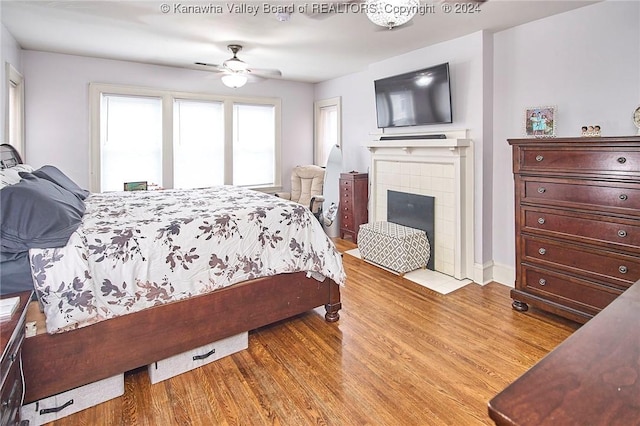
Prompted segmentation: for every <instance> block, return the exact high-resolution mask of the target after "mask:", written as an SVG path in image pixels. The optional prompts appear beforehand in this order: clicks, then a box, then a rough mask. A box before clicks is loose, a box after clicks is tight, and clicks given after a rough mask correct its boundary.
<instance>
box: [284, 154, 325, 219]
mask: <svg viewBox="0 0 640 426" xmlns="http://www.w3.org/2000/svg"><path fill="white" fill-rule="evenodd" d="M323 187H324V168H323V167H320V166H315V165H307V166H296V167H294V168H293V170H292V171H291V192H277V193H276V194H275V195H276V196H278V197H280V198H285V199H287V200H291V201H295V202H296V203H299V204H303V205H305V206H307V207H308V208H309V210H311V212H313V214H314V215H315V216H316V217H317V218H320V217H321V215H322V203H323V202H324V197H323V196H322V190H323Z"/></svg>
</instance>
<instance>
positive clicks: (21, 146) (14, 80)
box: [3, 62, 26, 161]
mask: <svg viewBox="0 0 640 426" xmlns="http://www.w3.org/2000/svg"><path fill="white" fill-rule="evenodd" d="M5 75H6V76H7V80H6V82H5V84H6V89H7V90H6V92H5V93H6V98H5V117H4V124H5V125H4V135H3V137H4V141H5V142H6V143H11V144H12V145H14V146H15V148H16V149H17V150H18V152H19V153H20V156H21V157H22V160H23V161H26V151H25V119H24V114H25V107H24V77H23V76H22V74H20V72H18V70H17V69H15V67H14V66H13V65H11V64H10V63H9V62H5ZM12 84H14V85H15V86H16V88H17V89H18V96H19V105H20V110H19V111H18V114H19V116H18V127H19V128H20V140H19V141H18V143H17V144H15V143H14V142H12V141H10V140H9V136H10V133H9V130H10V127H11V114H9V90H10V86H11V85H12Z"/></svg>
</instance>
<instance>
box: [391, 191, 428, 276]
mask: <svg viewBox="0 0 640 426" xmlns="http://www.w3.org/2000/svg"><path fill="white" fill-rule="evenodd" d="M387 222H392V223H397V224H398V225H403V226H408V227H410V228H415V229H420V230H422V231H425V232H426V233H427V238H428V239H429V244H430V245H431V257H430V258H429V263H427V269H431V270H432V271H434V270H435V257H436V253H435V247H436V245H435V197H430V196H428V195H418V194H410V193H407V192H399V191H391V190H388V191H387Z"/></svg>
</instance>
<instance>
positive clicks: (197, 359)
mask: <svg viewBox="0 0 640 426" xmlns="http://www.w3.org/2000/svg"><path fill="white" fill-rule="evenodd" d="M215 353H216V348H213V349H211V350H210V351H209V352H207V353H206V354H202V355H194V356H193V360H194V361H199V360H201V359H206V358H209V357H210V356H211V355H213V354H215Z"/></svg>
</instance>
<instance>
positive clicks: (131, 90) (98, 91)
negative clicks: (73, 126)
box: [89, 83, 282, 192]
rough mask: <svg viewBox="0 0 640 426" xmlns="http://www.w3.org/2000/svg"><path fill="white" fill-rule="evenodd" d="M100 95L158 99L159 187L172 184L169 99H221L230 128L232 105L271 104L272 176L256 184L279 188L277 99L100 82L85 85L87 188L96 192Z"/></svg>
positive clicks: (228, 142) (229, 168) (228, 136)
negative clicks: (271, 182)
mask: <svg viewBox="0 0 640 426" xmlns="http://www.w3.org/2000/svg"><path fill="white" fill-rule="evenodd" d="M103 94H107V95H125V96H147V97H156V98H162V144H163V153H168V154H170V155H164V156H163V159H162V179H163V182H162V186H164V187H168V188H170V187H173V162H172V159H173V101H174V100H175V99H188V100H203V101H217V102H222V103H223V104H224V108H225V128H226V129H232V127H233V114H232V112H233V104H234V103H246V104H254V105H273V106H274V107H275V144H276V146H275V164H274V167H275V176H274V186H273V187H260V188H255V189H260V190H261V191H265V192H272V191H275V190H278V189H280V188H281V187H282V182H281V180H282V170H281V168H282V159H281V155H282V154H281V153H282V149H281V145H282V120H281V113H282V101H281V99H280V98H251V97H239V96H221V95H207V94H202V93H191V92H179V91H170V90H159V89H151V88H146V87H136V86H121V85H114V84H104V83H90V84H89V111H90V116H91V148H90V152H91V164H90V170H89V173H90V189H91V191H92V192H100V175H101V173H100V172H101V170H100V101H101V96H102V95H103ZM232 148H233V133H232V132H230V131H226V132H225V175H224V179H225V184H228V185H230V184H232V181H233V149H232Z"/></svg>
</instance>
